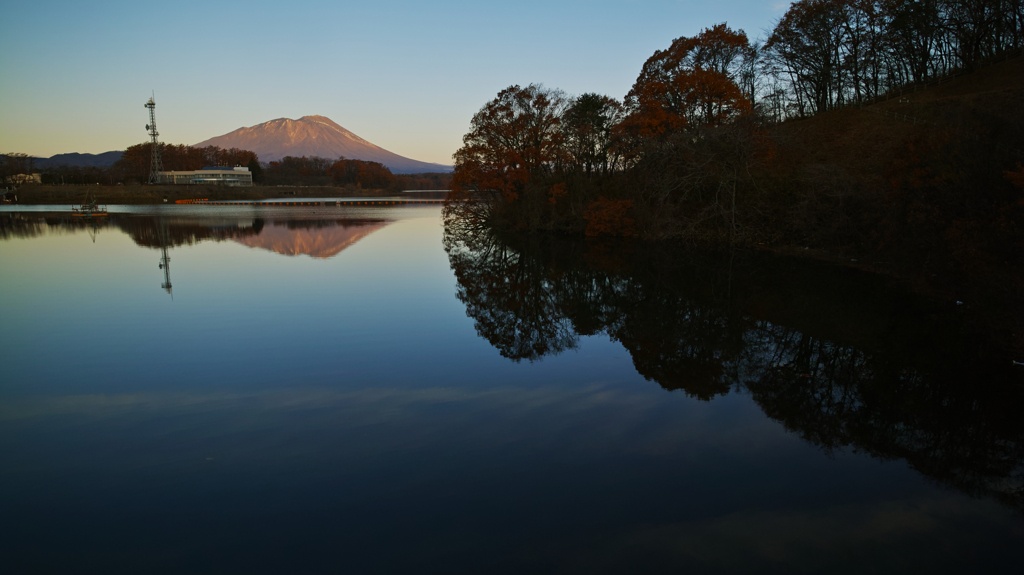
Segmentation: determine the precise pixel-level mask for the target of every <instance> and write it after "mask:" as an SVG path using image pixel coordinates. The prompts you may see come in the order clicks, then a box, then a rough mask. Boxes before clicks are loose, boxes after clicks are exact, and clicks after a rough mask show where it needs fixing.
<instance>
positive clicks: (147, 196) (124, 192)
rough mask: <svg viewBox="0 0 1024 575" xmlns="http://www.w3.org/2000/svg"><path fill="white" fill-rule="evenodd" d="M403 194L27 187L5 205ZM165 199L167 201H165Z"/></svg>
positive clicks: (278, 189) (354, 190)
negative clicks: (86, 200) (16, 199)
mask: <svg viewBox="0 0 1024 575" xmlns="http://www.w3.org/2000/svg"><path fill="white" fill-rule="evenodd" d="M402 193H404V192H403V191H395V190H386V189H362V188H358V187H355V186H345V187H336V186H249V187H228V186H193V185H182V186H174V185H156V186H149V185H128V186H109V185H92V186H90V185H63V186H53V185H26V186H22V187H20V188H18V189H17V190H16V191H15V192H14V193H13V194H14V195H15V196H17V198H18V201H17V202H14V203H5V204H3V205H5V206H30V205H36V206H38V205H65V206H68V205H77V204H81V203H82V202H83V201H84V200H85V198H86V196H91V197H92V199H95V200H96V203H98V204H106V205H146V204H164V203H167V204H173V203H174V202H175V200H185V199H199V198H203V199H208V200H210V201H232V200H247V201H258V200H271V199H281V200H285V199H291V198H381V197H387V196H396V195H400V194H402ZM165 199H166V202H165V201H164V200H165Z"/></svg>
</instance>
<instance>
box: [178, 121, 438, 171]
mask: <svg viewBox="0 0 1024 575" xmlns="http://www.w3.org/2000/svg"><path fill="white" fill-rule="evenodd" d="M204 146H219V147H221V148H240V149H243V150H251V151H253V152H256V154H257V155H258V156H259V158H260V161H264V162H269V161H274V160H280V159H281V158H283V157H285V156H319V157H321V158H328V159H336V158H338V157H345V158H346V159H350V160H367V161H371V162H380V163H381V164H384V165H385V166H387V167H388V168H389V169H390V170H391V171H392V172H394V173H396V174H415V173H421V172H450V171H452V167H451V166H446V165H443V164H431V163H428V162H420V161H418V160H413V159H410V158H406V157H404V156H399V155H398V154H395V153H393V152H389V151H387V150H385V149H384V148H381V147H380V146H377V145H375V144H372V143H370V142H368V141H366V140H364V139H362V138H360V137H359V136H357V135H355V134H353V133H352V132H350V131H348V130H346V129H345V128H342V127H341V126H339V125H338V124H336V123H334V122H333V121H331V119H330V118H326V117H324V116H303V117H301V118H299V119H298V120H291V119H288V118H278V119H277V120H271V121H269V122H264V123H262V124H258V125H256V126H252V127H249V128H239V129H237V130H235V131H234V132H230V133H227V134H224V135H223V136H218V137H216V138H210V139H209V140H205V141H202V142H199V143H198V144H195V147H204Z"/></svg>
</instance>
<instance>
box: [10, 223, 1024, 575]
mask: <svg viewBox="0 0 1024 575" xmlns="http://www.w3.org/2000/svg"><path fill="white" fill-rule="evenodd" d="M40 209H48V208H40ZM111 211H112V212H115V213H112V216H111V218H110V219H109V221H106V222H102V223H100V224H97V225H91V224H87V223H82V222H70V221H68V219H67V218H66V217H63V216H59V215H56V214H46V213H44V212H42V211H39V212H22V213H15V212H9V211H8V212H2V213H0V222H2V225H0V276H2V279H0V301H2V302H3V303H2V306H3V307H2V310H3V315H2V318H3V319H2V322H0V360H2V368H0V369H2V372H0V381H2V383H0V517H2V520H0V563H2V564H3V565H4V566H5V568H4V571H5V572H9V573H21V572H25V573H28V572H32V573H50V572H52V573H68V572H82V571H97V572H105V573H122V572H123V573H182V572H211V573H226V572H240V573H254V572H270V573H285V572H287V573H292V572H294V573H314V572H350V573H361V572H367V573H372V572H401V573H418V572H424V573H456V572H472V573H491V572H510V573H521V572H581V573H606V572H607V573H619V572H673V573H676V572H693V573H703V572H708V573H733V572H736V573H743V572H759V573H764V572H780V573H783V572H784V573H792V572H803V573H814V572H849V573H863V572H883V573H889V572H892V573H896V572H901V573H902V572H908V571H909V572H948V573H963V572H1013V571H1016V569H1018V568H1019V567H1020V565H1021V559H1022V556H1024V554H1022V552H1021V550H1022V549H1024V514H1022V510H1024V491H1022V487H1024V418H1022V417H1021V415H1020V414H1021V413H1022V412H1024V411H1022V409H1021V408H1022V407H1024V399H1022V391H1024V387H1022V385H1021V374H1020V372H1019V371H1015V369H1018V368H1016V367H1015V366H1013V364H1012V363H1011V361H1010V358H1008V357H1005V356H1003V355H1001V354H1000V352H999V351H998V347H997V346H993V345H991V341H990V339H991V338H996V337H997V336H993V335H992V334H987V333H984V332H980V331H977V330H976V329H975V328H973V327H971V326H972V325H974V324H972V322H971V318H970V310H969V309H965V306H956V305H955V304H954V303H953V302H949V303H943V302H928V301H923V300H921V299H919V298H915V297H911V296H909V295H907V294H905V293H903V292H902V291H900V290H899V289H897V288H895V287H893V286H892V285H889V284H888V283H886V282H885V281H883V280H880V279H878V278H873V277H870V276H867V275H865V274H860V273H858V272H855V271H851V270H843V269H832V268H828V267H825V266H821V265H815V264H808V263H799V262H793V261H789V260H783V259H779V258H766V257H763V256H755V255H751V254H731V255H722V256H718V255H708V254H692V253H686V252H683V251H681V250H673V249H671V248H666V247H661V248H651V247H650V246H647V247H644V246H635V245H632V246H631V245H624V244H601V243H593V242H591V243H586V242H568V241H555V240H553V239H540V238H504V239H503V240H501V241H499V240H496V239H494V238H479V237H466V236H459V235H456V234H451V233H449V234H447V235H446V234H445V231H444V229H443V228H442V225H441V221H440V210H439V209H438V208H436V207H397V208H336V207H330V208H327V207H320V208H312V209H310V208H250V207H244V208H242V207H239V208H235V207H211V206H201V207H195V206H157V207H136V208H131V207H112V209H111ZM966 307H969V306H966Z"/></svg>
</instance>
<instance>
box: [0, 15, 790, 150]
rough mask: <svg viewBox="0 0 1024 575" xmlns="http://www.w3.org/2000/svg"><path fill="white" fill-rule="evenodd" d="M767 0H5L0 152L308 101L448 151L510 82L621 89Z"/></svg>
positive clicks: (209, 125)
mask: <svg viewBox="0 0 1024 575" xmlns="http://www.w3.org/2000/svg"><path fill="white" fill-rule="evenodd" d="M787 6H788V3H787V2H781V1H778V0H775V1H773V0H726V1H718V2H713V1H690V0H546V1H535V0H522V1H519V2H503V3H497V2H486V1H477V2H468V1H463V0H446V1H437V2H422V1H421V2H414V1H406V0H377V1H374V2H322V1H302V0H300V1H293V2H264V1H261V0H251V1H246V2H217V1H208V2H193V1H181V2H173V3H172V2H166V3H154V2H150V3H147V2H138V1H136V2H127V1H124V2H122V1H100V2H91V3H83V2H64V1H49V0H35V1H33V2H11V3H8V5H7V6H5V8H4V10H3V12H4V14H3V18H2V19H0V78H2V79H0V152H24V153H29V154H33V155H37V156H43V157H46V156H51V155H53V154H58V153H65V152H88V153H100V152H106V151H110V150H121V149H124V148H125V147H127V146H129V145H132V144H137V143H139V142H143V141H145V140H146V139H147V136H146V132H145V129H144V126H145V124H146V123H147V121H148V118H147V115H146V114H147V111H146V110H145V108H143V104H144V103H145V101H146V99H147V98H149V96H150V93H151V91H155V93H156V101H157V127H158V128H159V130H160V134H161V140H163V141H165V142H169V143H175V144H194V143H197V142H200V141H202V140H205V139H207V138H210V137H213V136H218V135H221V134H224V133H227V132H229V131H231V130H235V129H237V128H240V127H242V126H251V125H254V124H259V123H261V122H265V121H267V120H272V119H275V118H299V117H301V116H304V115H309V114H320V115H323V116H327V117H329V118H331V119H332V120H334V121H336V122H338V123H339V124H341V125H342V126H345V127H346V128H348V129H349V130H352V131H353V132H355V133H356V134H358V135H360V136H362V137H363V138H366V139H367V140H370V141H371V142H373V143H375V144H377V145H379V146H382V147H384V148H387V149H389V150H391V151H392V152H395V153H398V154H401V155H403V156H408V157H411V158H415V159H417V160H423V161H428V162H440V163H446V164H448V163H451V155H452V153H453V152H454V151H455V150H456V149H458V147H459V145H460V144H461V138H462V134H464V133H465V132H466V130H467V127H468V125H469V120H470V118H471V117H472V115H473V114H474V113H475V112H476V111H477V110H479V109H480V107H481V106H482V105H483V104H484V103H486V102H487V101H488V100H490V99H491V98H493V97H494V96H495V95H496V94H497V93H498V91H500V90H501V89H503V88H505V87H507V86H510V85H512V84H522V85H525V84H529V83H543V84H545V85H546V86H549V87H555V88H561V89H563V90H565V91H566V92H568V93H570V94H580V93H583V92H599V93H603V94H607V95H610V96H614V97H616V98H622V97H623V96H624V95H625V94H626V92H627V91H629V88H630V86H631V85H632V83H633V81H634V80H635V79H636V75H637V73H638V72H639V71H640V67H641V66H642V65H643V63H644V61H645V60H646V59H647V58H648V57H649V56H650V55H651V54H652V53H654V51H655V50H657V49H662V48H665V47H667V46H668V45H669V44H670V43H671V42H672V40H673V39H674V38H677V37H679V36H691V35H694V34H696V33H697V32H699V31H700V30H701V29H702V28H705V27H709V26H711V25H713V24H716V23H718V22H728V23H729V25H730V26H732V27H733V28H743V29H745V30H746V31H747V33H748V35H750V36H751V37H757V36H763V35H765V34H764V30H765V29H768V28H770V27H771V26H772V24H773V22H774V21H775V20H776V19H777V18H778V17H779V16H781V15H782V13H783V11H784V10H785V8H786V7H787Z"/></svg>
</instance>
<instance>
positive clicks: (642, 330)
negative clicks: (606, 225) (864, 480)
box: [445, 230, 1024, 510]
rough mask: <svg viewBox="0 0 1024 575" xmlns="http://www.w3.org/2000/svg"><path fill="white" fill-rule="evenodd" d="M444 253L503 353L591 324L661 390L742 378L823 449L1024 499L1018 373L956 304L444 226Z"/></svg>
mask: <svg viewBox="0 0 1024 575" xmlns="http://www.w3.org/2000/svg"><path fill="white" fill-rule="evenodd" d="M610 246H611V247H610ZM445 247H446V249H447V251H448V254H449V260H450V263H451V266H452V268H453V270H454V271H455V275H456V278H457V280H458V297H459V299H460V300H461V301H462V302H464V303H465V304H466V309H467V313H468V315H469V316H470V317H472V318H473V319H474V320H475V321H476V327H477V331H478V332H479V333H480V335H481V336H482V337H484V338H486V339H487V340H488V341H489V342H491V344H492V345H494V346H495V347H496V348H497V349H498V350H499V351H500V352H501V353H502V355H504V356H506V357H509V358H512V359H514V360H521V359H529V360H531V361H532V360H536V359H539V358H541V357H543V356H544V355H549V354H557V353H559V352H561V351H564V350H566V349H572V348H574V347H576V345H577V341H578V337H579V336H580V335H591V334H596V333H604V334H607V335H608V336H609V337H611V338H612V339H614V340H617V341H619V342H621V343H622V345H623V346H624V347H625V348H626V349H627V350H628V351H629V353H630V355H631V356H632V358H633V363H634V366H635V367H636V369H637V371H638V372H639V373H640V374H641V375H643V376H644V377H645V378H647V379H648V380H654V381H656V382H658V383H659V384H660V385H662V386H663V387H664V388H666V389H669V390H680V391H683V392H684V393H686V394H688V395H690V396H692V397H695V398H698V399H701V400H711V399H713V398H714V397H716V396H718V395H723V394H726V393H728V392H729V391H730V390H733V389H746V390H748V391H749V392H750V393H751V394H752V396H753V398H754V400H755V401H756V402H757V403H758V404H759V405H760V406H761V407H762V409H764V411H765V413H766V414H767V415H768V416H769V417H771V418H773V419H775V420H777V421H779V422H781V423H782V424H783V425H784V426H785V427H786V428H787V429H790V430H792V431H794V432H795V433H798V434H799V435H800V436H801V437H803V438H804V439H805V440H807V441H809V442H811V443H813V444H814V445H817V446H819V447H821V448H822V449H824V450H826V451H829V452H831V451H835V450H839V449H845V448H849V447H852V448H854V449H857V450H860V451H864V452H867V453H869V454H871V455H873V456H875V457H879V458H883V459H905V460H906V461H907V462H908V463H909V464H910V465H911V466H913V467H914V468H915V469H917V470H918V471H920V472H922V473H924V474H926V475H927V476H929V477H931V478H933V479H935V480H937V481H939V482H941V483H943V484H945V485H949V486H953V487H956V488H958V489H960V490H963V491H965V492H967V493H970V494H973V495H980V496H986V497H992V498H994V499H997V500H999V501H1001V502H1003V503H1005V504H1007V505H1010V506H1012V507H1015V508H1018V509H1021V510H1024V419H1022V418H1020V417H1019V413H1020V411H1021V407H1022V406H1024V397H1022V393H1021V391H1022V388H1021V386H1020V376H1019V374H1016V373H1014V372H1013V371H1012V369H1013V366H1012V364H1011V362H1010V359H1009V357H1007V356H1006V354H1005V352H1003V351H1001V350H1000V348H999V347H998V346H996V345H993V342H992V341H991V340H989V339H985V338H982V337H979V336H978V334H976V333H973V332H971V330H970V324H969V323H965V321H964V318H963V317H962V316H961V315H958V314H955V313H944V312H942V310H941V309H939V308H936V307H935V306H934V305H933V304H930V303H928V302H927V301H924V300H920V299H917V298H913V297H911V296H909V295H908V294H906V293H905V292H902V291H900V290H898V289H894V288H893V287H892V286H890V285H889V284H888V283H887V282H885V281H883V280H881V279H879V278H873V277H871V276H867V275H866V274H858V273H856V272H851V271H849V270H836V269H832V268H828V267H825V266H821V265H814V264H802V263H795V262H792V261H790V260H782V259H777V258H769V260H770V261H762V260H764V259H765V258H762V257H759V256H754V255H749V254H748V255H741V256H739V257H734V256H728V255H726V256H715V255H713V254H702V255H698V254H693V253H691V252H688V251H686V250H684V249H676V248H669V247H665V246H661V247H654V246H642V248H636V247H633V248H631V247H630V246H628V245H623V244H619V245H613V244H603V245H602V244H587V243H586V242H584V241H577V240H560V239H555V238H537V237H526V238H521V237H513V238H505V240H504V241H502V240H499V239H498V238H496V237H494V236H493V235H489V234H487V233H459V232H455V231H452V230H449V231H448V233H447V234H446V237H445ZM766 264H768V265H766Z"/></svg>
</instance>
